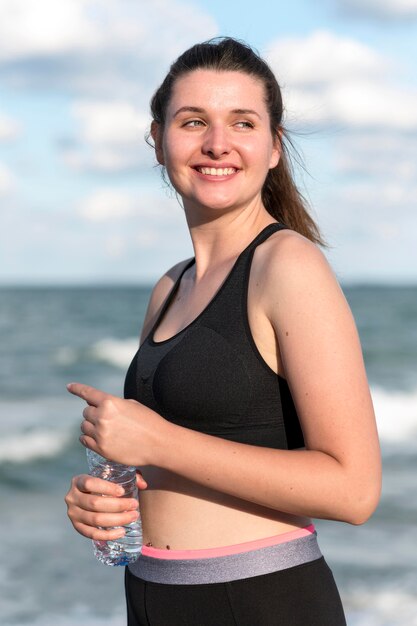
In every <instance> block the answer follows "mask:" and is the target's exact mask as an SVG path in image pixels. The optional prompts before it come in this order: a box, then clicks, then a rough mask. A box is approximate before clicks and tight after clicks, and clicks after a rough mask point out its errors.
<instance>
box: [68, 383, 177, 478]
mask: <svg viewBox="0 0 417 626" xmlns="http://www.w3.org/2000/svg"><path fill="white" fill-rule="evenodd" d="M67 389H68V391H69V392H70V393H72V394H74V395H76V396H78V397H80V398H82V399H83V400H85V401H86V402H87V404H88V406H87V407H86V408H85V409H84V411H83V417H84V421H83V422H82V423H81V431H82V433H83V434H82V435H81V436H80V441H81V443H82V444H83V445H84V446H86V447H87V448H90V449H91V450H94V452H97V453H98V454H100V455H101V456H103V457H105V458H106V459H110V460H111V461H116V462H118V463H123V464H124V465H134V466H141V465H142V466H143V465H158V463H157V452H158V449H159V447H160V442H161V441H163V437H165V436H166V433H165V430H166V428H167V426H168V424H169V423H168V422H167V421H166V420H165V419H164V418H163V417H161V416H160V415H158V414H157V413H155V411H152V410H151V409H149V408H148V407H146V406H144V405H143V404H140V403H139V402H136V401H135V400H124V399H122V398H118V397H117V396H112V395H110V394H108V393H104V391H99V390H98V389H95V388H94V387H89V386H87V385H82V384H80V383H71V384H69V385H67Z"/></svg>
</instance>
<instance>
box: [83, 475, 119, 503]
mask: <svg viewBox="0 0 417 626" xmlns="http://www.w3.org/2000/svg"><path fill="white" fill-rule="evenodd" d="M72 489H73V490H75V491H79V492H81V493H82V494H88V495H91V494H99V495H98V496H96V497H100V496H101V495H103V496H108V497H107V498H106V503H107V502H109V501H110V499H111V498H114V499H115V500H117V501H119V499H120V497H121V496H123V495H124V493H125V490H124V489H123V487H122V486H121V485H117V484H116V483H112V482H111V481H109V480H104V478H99V477H98V476H90V474H80V475H79V476H75V478H73V480H72ZM123 501H124V503H125V506H126V501H127V499H126V498H123ZM97 510H99V509H97ZM117 510H123V509H117Z"/></svg>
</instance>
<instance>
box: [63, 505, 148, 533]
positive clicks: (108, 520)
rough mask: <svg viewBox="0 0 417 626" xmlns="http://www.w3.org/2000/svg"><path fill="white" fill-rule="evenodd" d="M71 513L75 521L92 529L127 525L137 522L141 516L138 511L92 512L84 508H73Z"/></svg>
mask: <svg viewBox="0 0 417 626" xmlns="http://www.w3.org/2000/svg"><path fill="white" fill-rule="evenodd" d="M71 515H72V516H73V518H74V521H75V522H78V523H80V524H85V525H86V526H91V527H92V529H96V528H100V529H109V528H115V527H117V526H126V525H127V524H131V523H132V522H135V521H136V520H137V519H138V517H139V512H138V511H125V512H123V513H92V512H91V511H84V510H83V509H78V510H77V509H73V510H72V511H71Z"/></svg>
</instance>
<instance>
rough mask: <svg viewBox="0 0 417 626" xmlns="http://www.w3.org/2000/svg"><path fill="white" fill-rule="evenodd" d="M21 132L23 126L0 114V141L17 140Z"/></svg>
mask: <svg viewBox="0 0 417 626" xmlns="http://www.w3.org/2000/svg"><path fill="white" fill-rule="evenodd" d="M20 132H21V125H20V123H19V122H18V121H17V120H15V119H13V118H12V117H10V116H8V115H4V114H3V113H0V141H10V140H13V139H16V137H17V136H18V135H19V133H20Z"/></svg>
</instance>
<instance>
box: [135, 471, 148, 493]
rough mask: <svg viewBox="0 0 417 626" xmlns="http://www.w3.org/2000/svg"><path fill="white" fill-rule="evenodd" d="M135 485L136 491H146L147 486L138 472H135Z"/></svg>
mask: <svg viewBox="0 0 417 626" xmlns="http://www.w3.org/2000/svg"><path fill="white" fill-rule="evenodd" d="M136 485H137V486H138V489H146V488H147V486H148V483H147V482H146V480H145V479H144V478H143V476H142V474H141V473H140V472H139V471H138V470H136Z"/></svg>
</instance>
